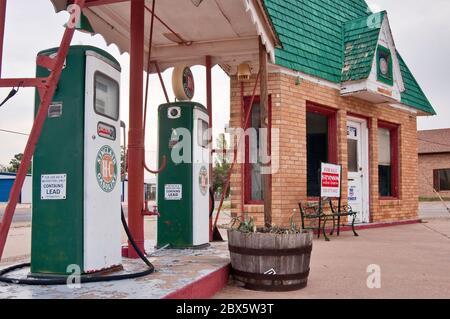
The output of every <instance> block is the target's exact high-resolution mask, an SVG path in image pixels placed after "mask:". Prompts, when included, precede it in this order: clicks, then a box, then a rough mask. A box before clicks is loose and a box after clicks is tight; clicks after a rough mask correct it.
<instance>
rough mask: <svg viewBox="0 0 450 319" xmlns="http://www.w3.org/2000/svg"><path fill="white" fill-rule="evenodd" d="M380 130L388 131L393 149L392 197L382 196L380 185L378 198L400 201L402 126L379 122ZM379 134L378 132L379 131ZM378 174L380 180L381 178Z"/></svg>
mask: <svg viewBox="0 0 450 319" xmlns="http://www.w3.org/2000/svg"><path fill="white" fill-rule="evenodd" d="M379 128H383V129H387V130H389V132H390V147H391V195H390V196H381V195H380V188H379V184H378V196H379V198H380V200H392V199H400V145H399V141H400V125H399V124H395V123H390V122H386V121H381V120H378V126H377V130H378V129H379ZM377 134H378V131H377ZM376 161H377V169H378V166H379V163H378V156H377V158H376ZM379 176H380V175H379V173H378V178H380V177H379Z"/></svg>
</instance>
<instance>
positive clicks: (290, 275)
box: [231, 268, 309, 281]
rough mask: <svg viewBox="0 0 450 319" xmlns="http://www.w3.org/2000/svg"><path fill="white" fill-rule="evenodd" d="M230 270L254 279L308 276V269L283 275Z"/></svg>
mask: <svg viewBox="0 0 450 319" xmlns="http://www.w3.org/2000/svg"><path fill="white" fill-rule="evenodd" d="M231 272H232V274H233V275H236V276H240V277H244V278H248V279H255V280H272V281H274V280H302V279H306V278H308V276H309V269H308V270H307V271H305V272H301V273H297V274H285V275H276V274H275V275H266V274H255V273H251V272H246V271H241V270H237V269H234V268H232V269H231Z"/></svg>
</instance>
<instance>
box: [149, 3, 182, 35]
mask: <svg viewBox="0 0 450 319" xmlns="http://www.w3.org/2000/svg"><path fill="white" fill-rule="evenodd" d="M145 9H146V10H147V11H149V12H150V13H151V14H154V15H155V19H156V20H158V21H159V22H160V23H161V24H162V25H163V26H164V27H166V29H167V30H169V31H170V32H171V33H172V34H173V35H174V36H175V37H177V38H178V40H180V43H183V44H186V43H188V42H187V41H186V40H184V39H183V38H182V37H181V36H180V35H179V34H178V33H176V32H175V31H174V30H173V29H172V28H171V27H170V26H169V25H168V24H167V23H165V22H164V21H163V20H162V19H161V18H160V17H158V16H157V15H156V14H155V13H154V12H153V11H152V10H150V8H149V7H147V6H145Z"/></svg>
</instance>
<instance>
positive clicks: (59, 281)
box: [0, 207, 155, 286]
mask: <svg viewBox="0 0 450 319" xmlns="http://www.w3.org/2000/svg"><path fill="white" fill-rule="evenodd" d="M121 215H122V217H121V218H122V225H123V228H124V230H125V232H126V234H127V237H128V240H129V241H130V243H131V245H132V246H133V248H134V250H135V251H136V252H137V254H138V255H139V257H140V258H141V259H142V261H143V262H144V263H145V264H146V265H147V266H148V269H146V270H145V271H141V272H134V273H127V274H122V275H110V276H99V275H95V274H92V275H82V276H80V283H93V282H106V281H118V280H125V279H133V278H139V277H144V276H147V275H150V274H152V273H153V272H154V271H155V267H154V266H153V264H152V263H151V262H150V261H149V260H148V259H147V257H146V256H145V254H144V253H143V252H142V251H141V250H140V249H139V247H138V246H137V244H136V242H135V241H134V239H133V236H132V235H131V232H130V229H129V228H128V225H127V221H126V219H125V214H124V212H123V207H121ZM30 266H31V264H30V263H23V264H18V265H14V266H11V267H8V268H5V269H2V270H0V282H3V283H7V284H17V285H30V286H54V285H67V284H68V282H67V278H68V276H62V277H59V278H50V279H44V278H36V279H18V278H10V277H5V275H6V274H8V273H11V272H13V271H16V270H19V269H22V268H26V267H30ZM69 284H70V282H69Z"/></svg>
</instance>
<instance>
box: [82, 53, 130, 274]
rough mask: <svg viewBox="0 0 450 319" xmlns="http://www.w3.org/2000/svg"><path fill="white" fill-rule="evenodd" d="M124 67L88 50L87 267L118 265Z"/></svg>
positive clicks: (85, 253) (86, 155) (86, 154)
mask: <svg viewBox="0 0 450 319" xmlns="http://www.w3.org/2000/svg"><path fill="white" fill-rule="evenodd" d="M119 88H120V71H119V70H118V67H117V66H115V65H114V64H112V63H108V61H107V60H106V59H105V58H103V57H102V56H99V55H98V54H97V53H95V52H93V51H87V52H86V96H85V99H86V100H85V137H84V138H85V140H84V141H85V145H84V268H85V271H86V272H93V271H98V270H102V269H108V268H111V267H113V266H118V265H120V264H121V262H122V258H121V247H120V246H121V220H120V205H121V173H120V134H119V133H120V120H119Z"/></svg>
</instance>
